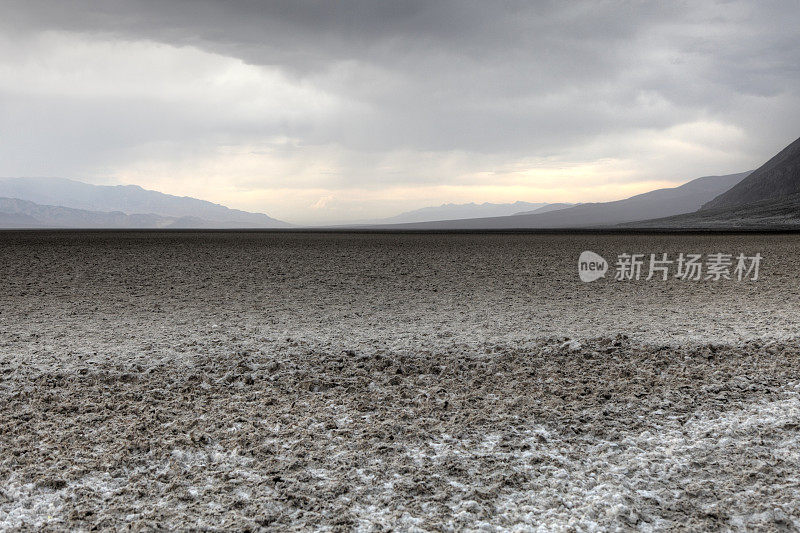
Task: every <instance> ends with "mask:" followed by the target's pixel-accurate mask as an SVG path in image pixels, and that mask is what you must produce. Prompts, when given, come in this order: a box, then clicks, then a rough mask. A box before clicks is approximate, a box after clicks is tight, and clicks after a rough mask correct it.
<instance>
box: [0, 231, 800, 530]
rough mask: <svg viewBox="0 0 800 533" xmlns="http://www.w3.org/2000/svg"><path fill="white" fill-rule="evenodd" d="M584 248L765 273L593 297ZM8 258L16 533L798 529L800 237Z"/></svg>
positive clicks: (408, 240)
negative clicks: (723, 256)
mask: <svg viewBox="0 0 800 533" xmlns="http://www.w3.org/2000/svg"><path fill="white" fill-rule="evenodd" d="M584 250H592V251H595V252H597V253H599V254H600V255H602V256H603V257H605V258H606V259H608V260H610V261H611V262H612V263H613V261H614V259H615V258H616V255H617V254H620V253H623V252H627V253H643V254H647V255H648V256H649V254H650V253H656V254H661V253H668V254H670V256H672V257H674V256H677V254H678V253H681V252H683V253H703V254H710V253H717V252H721V253H732V254H738V253H740V252H744V253H746V254H748V255H752V254H755V253H760V254H761V256H762V257H763V262H762V264H761V269H760V276H759V279H758V280H757V281H741V282H739V281H735V280H720V281H718V282H714V281H710V280H708V281H697V282H691V281H683V280H677V279H674V278H670V279H669V280H668V281H661V280H659V279H652V280H650V281H646V280H644V279H642V280H639V281H614V280H613V272H609V273H608V274H607V276H606V278H603V279H600V280H598V281H596V282H594V283H582V282H581V281H580V280H579V279H578V273H577V259H578V256H579V254H580V253H581V252H582V251H584ZM0 252H1V253H2V258H1V260H0V280H1V281H2V283H3V287H2V288H3V292H2V296H0V325H1V327H0V450H1V451H2V453H0V529H23V530H64V529H86V530H88V529H93V528H100V529H123V528H126V527H130V528H132V529H134V530H141V529H145V530H146V529H191V528H197V529H208V530H261V529H264V530H276V531H277V530H280V531H283V530H309V529H314V530H330V531H333V530H335V531H340V530H341V531H346V530H363V531H384V530H424V531H427V530H486V531H494V530H514V531H537V530H541V531H560V530H564V531H572V530H577V531H593V530H601V531H605V530H642V531H652V530H691V531H699V530H731V529H733V530H737V529H741V530H765V531H774V530H796V529H798V528H800V329H799V328H798V326H800V283H799V282H800V265H798V261H800V236H798V235H633V234H632V235H621V234H618V235H614V234H584V235H567V234H556V235H546V234H439V235H436V234H357V233H236V232H218V233H214V232H206V233H190V232H184V233H169V232H127V233H112V232H4V233H0ZM612 269H613V266H612ZM643 277H644V276H643Z"/></svg>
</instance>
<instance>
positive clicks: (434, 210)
mask: <svg viewBox="0 0 800 533" xmlns="http://www.w3.org/2000/svg"><path fill="white" fill-rule="evenodd" d="M548 205H551V204H547V203H544V202H539V203H531V202H519V201H518V202H514V203H506V204H490V203H488V202H485V203H482V204H476V203H474V202H472V203H468V204H452V203H448V204H442V205H438V206H432V207H423V208H421V209H415V210H413V211H406V212H404V213H400V214H399V215H395V216H391V217H387V218H382V219H378V220H372V221H370V222H369V224H403V223H412V222H431V221H434V220H459V219H464V218H478V217H502V216H507V215H513V214H516V213H519V212H520V211H526V210H532V209H541V208H543V207H546V206H548Z"/></svg>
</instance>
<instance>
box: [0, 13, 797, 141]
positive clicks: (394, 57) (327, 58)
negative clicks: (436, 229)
mask: <svg viewBox="0 0 800 533" xmlns="http://www.w3.org/2000/svg"><path fill="white" fill-rule="evenodd" d="M8 11H10V16H9V17H7V18H6V24H8V25H9V26H14V27H26V26H27V27H31V28H38V29H65V30H70V31H77V32H90V33H97V34H106V35H107V34H110V35H112V36H116V37H118V38H124V39H134V40H135V39H150V40H155V41H160V42H167V43H170V44H174V45H193V46H197V47H200V48H202V49H205V50H208V51H212V52H216V53H220V54H224V55H229V56H233V57H238V58H241V59H243V60H245V61H247V62H248V63H251V64H258V65H270V66H278V67H280V68H281V69H283V70H284V71H285V72H287V73H290V74H291V75H293V76H297V77H300V78H303V79H310V80H312V82H313V83H315V84H316V85H318V86H320V87H322V88H323V89H324V90H327V91H331V92H334V93H336V94H340V95H343V96H344V97H345V98H348V99H352V100H354V101H357V102H360V103H363V104H365V105H366V106H368V107H367V110H366V112H365V114H364V115H363V116H359V117H355V118H356V119H357V120H359V121H360V123H361V124H362V126H363V127H358V126H356V125H350V126H344V127H343V130H344V131H342V128H340V127H337V128H334V129H335V130H337V131H338V132H339V134H341V138H334V136H335V132H333V131H330V129H329V128H327V127H325V128H321V129H319V130H317V132H316V134H317V135H318V138H311V139H309V140H310V141H312V142H328V141H336V142H341V143H343V144H346V145H351V146H353V147H356V148H359V149H378V150H381V149H390V148H396V147H404V148H411V149H433V150H443V149H466V150H475V151H496V150H512V151H517V150H522V149H530V147H531V145H532V144H536V145H538V146H539V147H540V149H541V150H543V151H547V149H548V148H549V149H557V148H558V147H559V146H560V145H561V144H562V143H569V142H574V141H576V140H580V139H581V138H586V137H591V136H594V135H597V134H600V133H602V132H604V131H607V130H608V129H609V128H611V129H614V130H623V129H628V128H631V129H635V128H641V127H653V128H659V127H664V126H667V125H669V124H674V123H679V122H680V121H682V120H686V119H687V118H689V116H690V115H693V114H694V115H696V114H697V113H707V114H710V115H713V116H716V115H722V114H725V113H730V112H731V111H732V109H731V107H732V106H734V105H735V104H736V101H737V99H739V98H740V97H742V96H757V97H763V96H772V95H775V94H777V93H781V92H784V91H796V89H797V86H798V67H797V65H798V64H800V61H798V60H799V59H800V57H798V53H797V50H800V32H797V31H796V28H797V27H798V23H800V19H799V18H798V13H797V12H798V11H799V10H798V9H797V7H796V4H794V3H793V2H785V3H782V4H781V3H776V2H772V3H762V4H759V5H757V6H756V5H747V4H739V3H732V2H725V3H704V4H700V3H679V2H665V3H661V2H658V3H656V2H654V3H642V2H586V3H573V2H538V3H530V2H503V3H490V2H461V1H459V2H427V1H425V2H373V1H364V2H297V1H288V2H222V1H217V2H209V1H196V0H193V1H170V2H165V1H163V0H162V1H153V2H148V1H124V2H123V1H120V2H69V1H67V2H57V3H53V2H35V1H34V2H31V1H23V2H16V3H12V5H11V8H10V9H9V10H7V12H8ZM646 93H649V94H650V96H656V97H658V98H660V99H663V100H664V101H665V102H666V104H667V106H664V107H662V108H661V109H653V108H652V107H650V106H648V105H646V104H644V103H642V102H637V99H641V98H642V97H643V96H644V97H647V94H646ZM733 111H734V112H736V111H737V110H736V109H733ZM742 126H743V125H742ZM784 129H785V128H784ZM781 133H784V132H781Z"/></svg>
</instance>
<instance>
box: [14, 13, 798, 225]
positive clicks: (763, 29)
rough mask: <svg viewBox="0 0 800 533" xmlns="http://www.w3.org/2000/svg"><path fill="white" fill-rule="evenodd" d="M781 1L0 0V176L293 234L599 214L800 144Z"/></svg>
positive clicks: (792, 35)
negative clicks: (583, 207)
mask: <svg viewBox="0 0 800 533" xmlns="http://www.w3.org/2000/svg"><path fill="white" fill-rule="evenodd" d="M798 28H800V5H798V3H797V1H796V0H789V1H786V2H769V1H765V2H764V1H762V2H701V1H691V2H651V3H647V2H609V1H596V2H586V3H580V2H572V1H570V2H564V1H555V2H494V3H493V2H485V1H475V2H470V1H457V2H446V1H432V0H430V1H422V2H377V1H373V0H367V1H363V2H352V1H342V0H337V1H335V2H302V1H298V0H289V1H286V2H260V1H258V2H256V1H249V2H244V1H202V0H187V1H180V0H174V1H173V0H155V1H137V0H119V1H114V0H105V1H98V2H85V1H84V2H81V1H70V0H59V1H56V2H53V1H47V2H44V1H41V2H40V1H37V0H19V1H15V0H0V176H62V177H72V178H76V179H81V180H83V181H89V182H92V183H135V184H139V185H142V186H145V187H147V188H153V189H157V190H160V191H163V192H169V193H173V194H181V195H190V196H196V197H200V198H204V199H207V200H212V201H216V202H220V203H224V204H226V205H229V206H232V207H238V208H243V209H249V210H259V211H264V212H266V213H268V214H270V215H272V216H275V217H278V218H282V219H284V220H288V221H291V222H301V223H317V222H325V221H338V220H343V219H364V218H370V217H376V216H388V215H392V214H395V213H397V212H399V211H403V210H406V209H412V208H417V207H423V206H427V205H436V204H440V203H443V202H457V203H462V202H470V201H474V202H484V201H490V202H513V201H515V200H523V201H530V202H539V201H572V202H577V201H583V202H585V201H598V200H611V199H617V198H621V197H625V196H629V195H631V194H635V193H639V192H644V191H646V190H650V189H653V188H657V187H661V186H673V185H676V184H679V183H682V182H685V181H687V180H689V179H692V178H695V177H699V176H703V175H709V174H724V173H732V172H739V171H743V170H748V169H751V168H754V167H756V166H758V165H759V164H761V163H762V162H763V161H764V160H765V159H767V158H769V157H770V156H771V155H773V154H774V153H775V152H777V151H778V150H779V149H781V148H783V147H784V146H785V145H787V144H789V142H791V141H793V140H794V139H795V138H797V137H798V136H800V31H798Z"/></svg>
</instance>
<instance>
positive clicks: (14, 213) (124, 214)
mask: <svg viewBox="0 0 800 533" xmlns="http://www.w3.org/2000/svg"><path fill="white" fill-rule="evenodd" d="M0 215H2V216H0V227H17V228H19V227H31V228H36V227H53V228H102V227H109V228H286V227H289V226H290V224H287V223H286V222H282V221H280V220H276V219H274V218H272V217H269V216H267V215H265V214H263V213H250V212H247V211H240V210H238V209H229V208H227V207H225V206H223V205H219V204H215V203H212V202H207V201H205V200H198V199H197V198H190V197H188V196H174V195H171V194H164V193H160V192H157V191H151V190H147V189H143V188H141V187H139V186H138V185H91V184H88V183H83V182H80V181H75V180H70V179H65V178H0Z"/></svg>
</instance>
